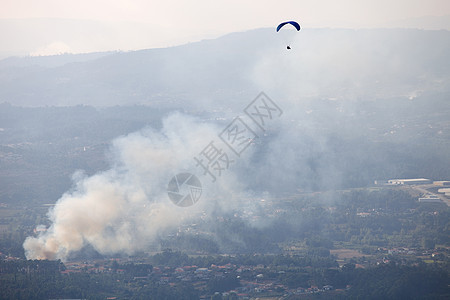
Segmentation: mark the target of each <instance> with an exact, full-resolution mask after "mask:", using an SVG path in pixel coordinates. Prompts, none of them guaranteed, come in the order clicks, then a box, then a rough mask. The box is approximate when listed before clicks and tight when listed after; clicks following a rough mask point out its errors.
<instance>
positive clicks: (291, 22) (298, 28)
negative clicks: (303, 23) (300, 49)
mask: <svg viewBox="0 0 450 300" xmlns="http://www.w3.org/2000/svg"><path fill="white" fill-rule="evenodd" d="M286 24H290V25H292V26H294V27H295V29H297V31H299V30H300V25H299V24H298V23H297V22H295V21H287V22H283V23H281V24H280V25H278V26H277V32H278V31H280V29H281V28H282V27H283V26H284V25H286Z"/></svg>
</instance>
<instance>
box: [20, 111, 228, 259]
mask: <svg viewBox="0 0 450 300" xmlns="http://www.w3.org/2000/svg"><path fill="white" fill-rule="evenodd" d="M218 132H219V131H218V129H217V128H216V127H215V126H212V125H211V124H205V123H200V122H198V121H196V120H194V119H193V118H192V117H188V116H186V115H182V114H179V113H175V114H173V115H171V116H169V117H167V118H166V119H165V120H164V122H163V128H162V130H161V131H160V132H157V131H155V130H153V129H150V128H147V129H144V130H142V131H140V132H137V133H132V134H129V135H127V136H124V137H120V138H118V139H116V140H115V141H114V142H113V145H112V149H111V153H112V155H111V156H112V166H111V168H110V169H109V170H107V171H104V172H101V173H99V174H96V175H93V176H90V177H87V176H85V175H83V174H82V173H81V172H77V173H76V174H75V175H74V177H73V178H74V187H73V189H72V190H71V191H69V192H67V193H65V194H64V195H63V196H62V197H61V198H60V199H59V200H58V201H57V203H56V205H55V206H54V207H53V208H52V209H51V210H50V211H49V213H48V217H49V219H50V221H51V225H50V227H49V228H48V229H47V230H46V231H43V232H40V233H39V235H38V236H37V237H28V238H27V239H26V240H25V242H24V249H25V255H26V257H27V258H28V259H61V260H66V259H67V258H68V257H69V255H70V254H72V253H74V252H76V251H79V250H81V249H82V248H83V247H85V246H87V245H90V246H92V247H93V248H94V249H95V250H96V251H98V252H99V253H101V254H114V253H127V254H131V253H133V252H135V251H137V250H145V249H148V247H149V246H151V245H152V244H153V243H154V242H155V239H156V238H157V237H158V235H159V234H163V233H164V231H167V230H170V229H173V228H176V227H177V226H179V225H180V224H182V223H183V222H184V221H186V220H189V218H191V217H192V216H194V215H196V214H198V213H199V212H201V211H204V210H207V209H208V207H212V206H215V205H217V203H212V202H211V201H212V200H211V199H213V198H212V197H210V195H211V194H214V193H219V190H221V189H222V188H223V189H224V190H226V187H224V186H225V185H226V184H229V183H230V181H229V179H226V178H223V179H222V178H221V180H220V181H218V182H217V183H215V184H214V186H213V187H212V189H210V190H209V192H208V191H207V190H206V186H205V184H206V185H207V184H208V180H207V178H206V177H199V179H200V180H201V181H202V184H204V186H205V189H204V191H203V195H202V198H201V201H199V202H198V203H196V205H193V206H191V207H188V208H180V207H177V206H176V205H174V204H173V203H172V202H171V201H170V200H169V198H168V196H167V185H168V182H169V181H170V179H171V178H172V176H174V175H176V174H177V173H179V172H181V171H195V162H194V160H193V157H194V156H195V155H197V154H198V153H199V152H200V151H201V150H202V149H203V148H204V147H205V146H206V145H207V144H208V143H209V142H210V141H211V140H212V139H214V138H216V137H217V133H218ZM193 162H194V163H193ZM200 175H201V172H200ZM208 193H210V195H208ZM218 198H219V197H214V199H215V200H217V199H218Z"/></svg>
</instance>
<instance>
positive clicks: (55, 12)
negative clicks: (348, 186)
mask: <svg viewBox="0 0 450 300" xmlns="http://www.w3.org/2000/svg"><path fill="white" fill-rule="evenodd" d="M0 3H1V4H0V21H3V22H2V23H1V24H3V25H2V27H3V28H0V38H1V39H2V40H4V39H7V40H9V41H8V43H2V44H3V46H0V51H1V52H3V53H6V52H17V51H19V52H20V51H21V52H27V51H28V52H29V53H35V54H39V52H42V53H44V54H45V50H46V49H47V50H50V51H52V49H51V47H53V48H55V49H56V50H55V49H53V50H54V51H57V49H58V47H59V48H61V49H62V50H61V51H64V50H65V51H67V52H71V51H72V52H89V51H96V50H102V51H103V50H114V49H121V50H130V49H138V48H148V47H165V46H171V45H175V44H180V43H185V42H190V41H196V40H199V39H202V38H210V37H215V36H218V35H221V34H225V33H229V32H234V31H242V30H248V29H253V28H259V27H271V26H276V24H277V23H278V22H280V21H283V20H287V19H295V20H298V21H299V22H300V23H301V25H302V26H303V27H304V28H305V27H347V28H348V27H351V28H361V27H397V26H399V24H400V25H401V24H404V23H405V22H406V21H407V20H410V19H417V18H423V17H429V16H434V17H439V16H441V17H442V16H448V15H450V0H314V1H312V0H283V1H273V0H270V1H267V0H263V1H254V0H253V1H249V0H239V1H237V0H215V1H211V0H208V1H207V0H190V1H187V0H165V1H161V0H158V1H155V0H116V1H107V0H39V1H37V0H1V2H0ZM28 18H46V19H47V18H58V19H72V23H71V24H67V23H61V22H59V23H58V22H56V21H55V20H53V23H52V22H50V23H49V22H48V21H47V23H45V24H44V25H42V26H41V24H37V23H36V22H38V21H39V20H34V21H33V22H34V23H26V21H29V20H23V19H28ZM1 19H3V20H1ZM5 19H8V20H7V22H9V23H5V22H6V20H5ZM10 19H21V20H20V21H19V20H15V23H14V21H12V20H10ZM73 20H77V21H78V23H74V22H73ZM11 22H13V23H12V24H13V25H11ZM18 22H20V24H19V23H18ZM24 22H25V23H24ZM41 22H43V21H42V20H41ZM402 22H403V23H402ZM5 24H6V25H5ZM74 24H75V25H74ZM77 24H78V25H77ZM416 24H417V22H416ZM55 27H58V28H55ZM77 27H78V28H82V29H83V31H82V32H80V30H78V31H77V30H75V29H74V28H77ZM417 27H420V23H419V25H418V26H417ZM424 27H425V26H424ZM39 30H40V31H39ZM6 31H8V32H6ZM43 31H45V32H43ZM61 31H62V32H61ZM64 31H65V34H64ZM99 37H100V38H99ZM100 40H101V41H100ZM6 44H7V45H6ZM52 45H53V46H52ZM64 47H66V48H65V49H63V48H64Z"/></svg>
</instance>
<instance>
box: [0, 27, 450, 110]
mask: <svg viewBox="0 0 450 300" xmlns="http://www.w3.org/2000/svg"><path fill="white" fill-rule="evenodd" d="M287 44H291V46H292V48H293V49H292V50H289V51H288V50H286V45H287ZM448 53H450V32H449V31H426V30H415V29H367V30H365V29H364V30H363V29H361V30H350V29H303V30H302V31H300V32H299V33H297V32H295V33H294V32H292V31H286V32H280V34H276V33H275V32H274V30H273V29H272V28H264V29H257V30H251V31H247V32H239V33H231V34H228V35H225V36H222V37H220V38H217V39H213V40H203V41H200V42H196V43H190V44H185V45H182V46H176V47H170V48H159V49H149V50H140V51H130V52H109V53H92V54H79V55H59V56H49V57H23V58H8V59H4V60H1V61H0V103H1V102H9V103H11V104H13V105H18V106H46V105H55V106H72V105H79V104H89V105H93V106H113V105H133V104H145V105H169V106H170V105H174V106H175V107H178V106H180V105H182V106H198V105H199V104H200V105H203V104H204V103H205V102H207V103H208V102H210V101H224V100H227V101H232V102H233V101H234V102H236V103H240V102H241V101H249V97H254V96H255V95H256V93H258V92H259V91H261V90H264V91H267V92H269V93H271V95H277V96H284V97H293V96H295V97H297V96H299V97H306V96H308V97H310V96H312V97H337V98H345V97H348V98H352V97H353V98H358V97H366V95H367V97H375V98H376V97H392V96H400V95H403V96H405V97H408V95H409V96H411V95H412V96H414V93H422V92H423V91H426V90H427V91H429V90H435V91H445V92H448V91H449V87H450V85H449V84H448V83H449V82H450V61H449V60H448Z"/></svg>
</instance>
